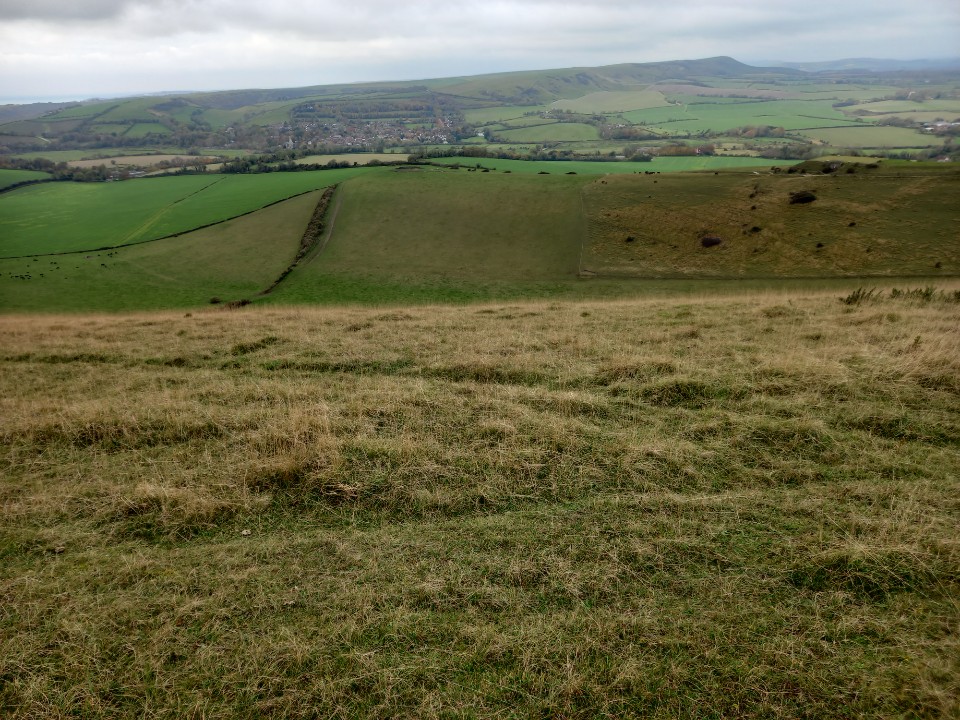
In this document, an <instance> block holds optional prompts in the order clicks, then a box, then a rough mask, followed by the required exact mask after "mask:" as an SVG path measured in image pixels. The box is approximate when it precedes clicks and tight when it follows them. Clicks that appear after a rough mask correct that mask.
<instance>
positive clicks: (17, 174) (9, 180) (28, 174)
mask: <svg viewBox="0 0 960 720" xmlns="http://www.w3.org/2000/svg"><path fill="white" fill-rule="evenodd" d="M48 177H50V175H49V174H48V173H45V172H37V171H34V170H7V169H6V168H0V190H2V189H3V188H5V187H10V186H11V185H16V184H17V183H22V182H27V181H29V180H45V179H46V178H48Z"/></svg>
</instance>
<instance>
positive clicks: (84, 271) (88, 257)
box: [0, 192, 319, 312]
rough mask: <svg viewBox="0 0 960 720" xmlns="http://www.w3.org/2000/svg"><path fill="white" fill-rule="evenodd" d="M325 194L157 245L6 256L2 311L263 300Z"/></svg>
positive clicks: (0, 285) (0, 283)
mask: <svg viewBox="0 0 960 720" xmlns="http://www.w3.org/2000/svg"><path fill="white" fill-rule="evenodd" d="M318 199H319V193H318V192H313V193H307V194H304V195H301V196H298V197H296V198H293V199H291V200H286V201H284V202H281V203H278V204H276V205H272V206H270V207H269V208H265V209H263V210H259V211H257V212H255V213H252V214H250V215H245V216H243V217H241V218H236V219H234V220H228V221H227V222H224V223H221V224H219V225H215V226H213V227H209V228H205V229H203V230H197V231H195V232H192V233H187V234H185V235H180V236H178V237H174V238H166V239H164V240H160V241H158V242H155V243H145V244H141V245H131V246H127V247H122V248H117V249H115V250H110V251H100V252H90V253H89V254H79V253H78V254H72V255H61V256H53V257H41V258H22V259H0V309H3V310H17V311H33V310H45V311H60V312H70V311H76V310H81V309H85V310H124V309H128V310H129V309H151V308H170V307H196V306H200V305H205V304H208V303H209V301H210V299H211V298H214V297H218V298H221V299H223V300H224V301H228V300H232V299H238V298H250V297H255V296H256V294H257V293H258V292H260V291H262V290H264V289H265V288H266V287H268V286H269V285H270V284H271V283H272V282H273V281H274V280H275V279H276V278H277V277H278V276H279V275H280V274H281V273H282V272H283V270H284V269H285V268H286V267H287V266H288V265H289V264H290V262H292V260H293V258H294V256H295V255H296V252H297V249H298V247H299V244H300V238H301V237H302V235H303V231H304V228H305V227H306V225H307V223H308V222H309V220H310V216H311V215H312V213H313V210H314V207H315V206H316V204H317V201H318Z"/></svg>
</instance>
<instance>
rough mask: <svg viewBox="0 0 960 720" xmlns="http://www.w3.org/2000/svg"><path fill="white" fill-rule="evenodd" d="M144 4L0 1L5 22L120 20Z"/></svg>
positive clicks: (127, 0)
mask: <svg viewBox="0 0 960 720" xmlns="http://www.w3.org/2000/svg"><path fill="white" fill-rule="evenodd" d="M144 1H145V0H73V1H72V2H63V1H62V0H32V1H31V2H23V0H0V18H3V19H5V20H42V21H49V22H65V21H72V20H107V19H110V18H116V17H119V16H120V15H121V14H122V13H123V11H124V9H125V8H127V7H128V6H130V5H139V4H143V2H144Z"/></svg>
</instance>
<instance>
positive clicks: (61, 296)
mask: <svg viewBox="0 0 960 720" xmlns="http://www.w3.org/2000/svg"><path fill="white" fill-rule="evenodd" d="M685 159H688V158H677V160H685ZM697 159H698V158H689V160H697ZM448 160H452V159H448ZM488 162H490V164H491V165H492V166H493V167H497V168H498V169H497V171H491V172H487V173H484V172H480V171H478V170H476V169H473V170H472V171H471V170H470V169H469V167H461V168H460V169H459V170H454V169H452V168H451V169H447V170H444V169H440V168H433V167H419V168H415V167H408V166H404V167H403V168H401V169H393V168H382V169H380V170H374V171H365V170H361V169H356V170H351V171H347V172H345V173H344V174H334V173H332V172H329V171H325V172H321V173H312V174H308V173H291V174H279V173H277V174H269V175H259V176H256V175H254V176H184V177H177V178H164V179H160V180H154V181H148V182H147V184H139V185H138V184H137V183H135V182H130V183H111V184H105V185H67V184H59V183H58V184H56V186H60V185H62V186H63V187H62V188H60V190H59V192H60V194H54V195H51V196H49V197H53V198H55V199H56V200H57V203H44V202H42V200H43V198H44V197H47V196H44V195H40V196H37V197H33V196H32V195H26V194H24V192H25V191H23V190H17V191H15V192H13V193H9V194H8V195H7V196H3V197H0V209H5V212H6V219H7V222H8V226H9V227H11V228H14V229H16V230H17V231H18V232H19V233H20V237H21V238H23V237H25V236H26V234H27V231H30V232H32V233H33V237H34V238H36V239H35V240H34V245H31V246H30V247H33V248H34V249H37V247H39V248H41V249H43V250H44V252H46V253H49V252H54V250H53V248H59V249H60V251H61V252H62V251H64V250H66V249H70V248H72V249H73V250H74V251H75V252H74V253H73V254H70V255H62V256H54V255H42V254H41V256H40V257H25V258H23V259H10V258H8V259H5V260H0V290H2V303H0V306H2V307H4V308H6V309H8V310H18V311H22V310H27V309H34V310H40V309H44V308H46V309H48V310H70V309H75V310H82V309H84V308H95V309H102V310H116V309H123V308H129V309H133V308H156V307H163V306H164V299H163V294H164V290H163V287H164V285H163V282H162V279H163V278H167V280H168V281H169V283H170V286H169V297H168V298H167V301H166V302H167V303H168V304H169V305H170V306H183V305H185V304H187V305H189V304H190V303H194V302H199V303H202V302H203V301H204V298H209V297H210V296H212V295H214V294H217V292H216V291H214V290H211V286H212V283H211V281H210V276H209V275H207V274H204V273H199V274H197V273H196V272H194V271H193V270H192V268H193V267H194V266H198V267H200V266H202V267H204V268H205V267H206V265H207V264H208V260H207V258H206V256H204V255H202V253H201V254H200V255H197V256H195V255H194V251H193V250H192V249H191V248H195V249H196V252H197V253H200V251H201V249H202V248H203V247H205V246H206V244H207V240H205V238H206V237H207V235H206V234H204V233H206V232H207V231H203V232H202V233H199V234H197V233H187V234H185V235H182V236H181V237H179V238H176V239H175V240H161V241H158V242H156V243H148V244H146V245H134V246H132V247H130V248H128V251H129V252H131V253H133V254H132V255H127V254H126V252H127V251H124V253H123V254H120V251H109V252H108V251H102V252H99V253H98V252H95V251H94V248H97V247H104V246H108V245H121V244H122V242H121V241H126V242H128V243H129V242H136V241H137V239H146V238H149V237H151V236H152V237H161V236H164V235H167V234H170V233H171V232H179V231H182V229H189V227H196V226H197V225H198V224H204V223H203V222H201V220H204V221H211V222H212V221H213V220H214V219H216V218H217V217H218V216H223V217H232V216H233V215H235V214H238V213H237V211H238V209H240V208H246V209H248V210H249V209H255V208H256V207H259V206H260V204H265V201H266V200H267V198H269V197H271V196H277V195H281V196H283V197H286V196H288V194H293V193H292V191H293V190H303V189H304V188H305V187H310V185H311V182H310V177H309V176H310V175H315V176H317V177H318V178H321V179H322V178H327V179H333V178H337V179H339V180H341V181H344V180H345V182H342V184H341V187H340V190H339V192H338V193H337V195H336V196H335V201H334V203H333V206H332V208H331V210H330V211H329V213H328V217H327V230H328V235H327V237H326V239H325V241H324V247H323V250H322V251H321V252H319V253H317V254H315V255H314V256H311V257H309V258H308V259H307V261H306V262H305V263H304V264H303V265H301V266H300V267H298V268H296V269H295V271H294V272H293V273H292V274H291V275H290V276H289V277H288V278H287V279H286V280H285V281H284V283H283V284H282V285H281V286H280V287H279V288H277V290H276V291H275V292H274V293H273V294H272V295H271V296H270V297H269V298H265V299H264V301H269V302H274V303H285V304H291V303H323V304H339V303H363V304H390V305H394V304H398V303H431V302H476V301H479V300H485V299H486V300H490V299H500V298H502V299H505V300H507V299H516V298H531V297H537V298H549V297H565V298H587V297H621V296H633V295H636V294H638V293H639V294H647V293H650V292H658V293H663V292H681V293H686V292H694V293H697V292H724V293H726V292H729V291H730V288H732V287H736V282H737V281H739V282H744V281H750V282H751V283H752V284H751V285H749V286H750V287H752V288H756V289H762V288H765V287H772V286H776V285H777V284H779V283H787V282H790V281H791V279H795V280H796V281H797V282H799V283H800V284H801V285H804V284H805V285H804V286H807V287H820V286H824V287H826V286H829V283H828V285H822V283H824V282H828V280H829V279H831V278H836V279H840V278H856V277H910V276H913V277H922V278H930V277H938V276H939V277H954V276H957V275H960V255H958V251H957V248H958V247H960V242H958V241H960V237H958V235H957V230H956V228H955V218H956V214H955V210H954V209H953V202H952V199H953V198H954V197H955V196H956V193H957V191H958V185H960V176H958V175H957V173H956V172H955V171H951V170H950V168H949V167H947V166H944V165H943V164H941V163H933V164H930V166H929V168H928V166H927V165H923V164H917V163H889V164H888V163H887V161H884V163H883V164H882V166H881V168H878V169H874V170H868V169H866V168H864V167H863V166H862V165H861V166H860V167H859V169H857V167H856V166H855V165H848V167H850V168H852V169H853V170H854V172H853V173H852V174H848V173H846V172H845V171H844V170H843V168H841V171H840V172H838V173H836V174H834V175H830V176H823V175H819V176H812V175H811V176H805V175H804V174H802V173H795V174H788V173H787V172H786V171H785V170H782V171H781V172H780V173H779V174H772V173H771V172H770V171H769V166H767V167H766V168H764V169H762V170H759V171H752V170H750V169H749V168H744V169H741V170H739V171H735V170H728V171H724V172H719V174H715V173H713V172H708V173H698V174H681V173H675V174H668V173H663V174H653V175H637V174H619V175H618V174H610V175H605V176H600V175H597V174H588V173H587V172H586V171H585V172H583V173H578V174H575V175H567V174H565V172H560V171H554V172H551V173H550V174H549V175H540V174H537V173H535V172H533V171H532V170H531V171H530V172H520V171H517V172H510V173H509V174H508V173H506V172H504V170H505V169H508V168H509V167H510V165H509V162H508V161H488ZM514 162H518V163H519V162H521V161H514ZM657 162H659V161H656V162H654V163H652V164H646V163H645V164H642V165H644V166H645V167H657ZM501 163H507V165H501ZM540 165H546V166H551V167H552V168H557V167H559V168H565V167H568V166H575V165H576V164H573V163H561V162H556V163H540ZM598 165H599V166H601V167H600V169H607V168H611V167H614V168H615V167H617V166H619V165H622V164H621V163H594V164H593V167H591V168H587V169H586V170H590V169H592V170H594V171H595V170H596V167H595V166H598ZM648 172H653V171H648ZM758 173H759V174H758ZM292 181H296V182H297V183H300V184H298V185H290V184H289V183H290V182H292ZM151 182H156V183H158V184H157V185H155V186H153V185H150V184H149V183H151ZM214 182H215V183H217V184H215V185H213V184H210V183H214ZM312 184H313V185H315V186H316V187H320V186H322V185H323V183H322V182H321V183H315V182H314V183H312ZM56 186H52V187H54V189H57V187H56ZM44 187H46V186H44ZM151 187H153V188H156V190H155V191H154V192H152V193H151V195H150V202H147V201H146V198H145V195H144V194H143V192H142V190H143V189H144V188H147V189H149V188H151ZM28 189H29V188H28ZM37 189H43V188H37ZM797 190H805V191H811V192H814V193H815V195H816V197H817V199H816V201H815V202H813V203H811V204H808V205H791V204H790V202H789V197H790V193H791V192H794V191H797ZM77 191H80V192H79V193H78V194H74V193H77ZM64 193H65V194H64ZM102 193H106V194H105V195H104V194H102ZM117 193H120V194H117ZM123 193H129V194H126V195H125V194H123ZM163 193H165V194H163ZM271 194H272V195H271ZM18 195H20V196H21V200H22V198H23V197H28V198H30V199H31V202H32V204H27V205H24V204H20V205H17V204H16V203H15V204H10V205H7V204H5V203H6V201H7V200H9V199H10V198H11V197H12V198H14V199H16V197H17V196H18ZM94 200H95V201H96V202H94ZM97 203H101V204H100V205H97ZM54 205H56V207H57V213H53V212H52V210H49V209H48V211H47V214H46V216H45V217H44V218H43V220H44V223H45V224H44V225H42V226H39V227H38V226H36V225H34V226H31V222H34V223H35V221H36V218H35V217H34V215H32V214H31V213H33V212H35V211H34V210H33V209H34V208H37V207H47V208H52V207H53V206H54ZM14 210H16V212H14ZM95 211H96V212H95ZM17 213H20V215H19V216H17ZM103 217H112V218H113V219H112V220H111V222H112V223H113V226H112V227H113V230H114V234H113V235H112V236H110V235H107V234H105V233H104V232H103V230H102V226H101V222H102V218H103ZM76 218H81V219H85V220H84V222H85V223H86V224H85V225H84V224H81V223H79V222H77V220H76ZM95 218H101V220H95ZM253 218H254V216H249V220H250V222H251V223H255V220H254V219H253ZM247 219H248V218H238V219H237V220H236V221H235V223H234V224H232V225H230V228H231V232H241V229H242V228H245V227H246V225H245V223H246V222H247ZM304 222H305V221H304ZM218 227H219V226H218ZM302 229H303V228H302V227H301V231H302ZM212 230H213V229H211V231H212ZM54 231H56V232H58V233H61V235H60V236H59V237H57V238H56V243H53V242H51V241H50V240H49V234H50V233H51V232H54ZM68 232H69V234H68ZM243 232H247V234H248V235H250V236H257V235H258V234H262V233H265V232H266V233H267V234H269V231H265V230H264V229H263V227H262V226H260V225H256V229H253V230H250V231H249V232H248V231H245V230H244V231H243ZM294 234H295V233H294ZM705 235H712V236H717V237H719V238H720V239H721V244H720V245H719V246H718V247H712V248H704V247H702V246H701V242H700V241H701V239H702V238H703V237H704V236H705ZM44 238H48V239H47V240H46V241H44ZM107 240H109V241H110V242H107ZM38 243H39V245H37V244H38ZM81 248H82V249H84V250H85V252H76V251H77V250H79V249H81ZM137 248H142V249H143V252H144V253H146V254H147V255H148V256H149V257H151V258H153V257H160V256H163V257H167V255H165V253H168V252H169V248H176V252H175V253H174V256H175V258H176V261H174V260H173V259H168V260H164V261H163V263H166V264H165V265H164V267H169V268H175V267H176V263H177V262H179V263H181V265H180V270H179V271H176V270H170V271H169V272H167V271H164V272H162V273H159V274H158V275H157V276H156V278H154V279H153V280H151V284H150V288H151V289H150V292H149V293H146V292H144V293H143V294H142V296H139V295H138V294H137V293H135V292H131V291H130V288H131V287H136V286H137V285H138V283H141V282H143V281H142V277H143V275H142V272H141V270H140V269H138V268H140V265H137V264H136V263H133V260H131V261H130V262H131V263H133V264H131V265H129V267H130V268H131V278H132V279H130V278H127V277H126V276H125V275H124V272H122V271H121V270H119V269H115V268H116V267H117V265H116V264H117V263H118V262H119V261H118V260H117V259H116V258H133V259H136V258H138V257H140V254H138V253H140V250H138V249H137ZM6 249H7V254H8V255H15V254H17V253H15V252H12V251H13V250H14V249H16V246H15V245H14V244H12V242H11V243H9V244H8V245H7V246H6ZM22 254H27V255H38V254H40V253H22ZM106 256H109V257H110V258H111V259H110V260H106V259H105V258H106ZM238 257H239V256H238ZM154 262H156V263H160V264H163V263H161V262H160V261H159V260H155V261H154ZM101 263H103V264H106V265H107V268H108V269H109V268H114V269H112V270H111V272H109V273H105V272H103V271H102V270H101V268H100V267H99V266H100V264H101ZM244 263H249V271H250V274H251V278H252V279H251V280H250V281H249V282H248V283H246V284H242V283H239V281H237V283H238V284H235V285H233V286H231V288H233V290H230V288H227V289H223V290H221V292H222V293H223V294H224V295H225V296H224V297H223V298H222V299H224V300H236V299H240V298H241V297H245V296H247V295H249V293H250V292H251V291H252V289H255V288H259V287H261V286H262V284H263V283H262V279H263V278H262V277H261V268H260V266H259V265H258V264H257V260H256V259H255V258H253V257H252V256H251V255H243V256H242V259H237V260H236V262H234V263H233V265H232V266H231V267H233V270H231V273H233V274H232V277H236V278H239V277H240V276H241V275H242V268H243V266H244ZM121 267H127V265H123V266H121ZM270 267H271V268H272V267H273V266H270ZM61 269H69V270H70V272H69V273H67V272H59V270H61ZM48 270H51V271H53V270H56V271H58V272H47V271H48ZM271 272H272V270H271ZM41 273H42V275H43V276H42V277H41ZM581 273H582V275H583V277H578V274H581ZM268 274H269V273H268ZM194 278H198V279H194ZM639 278H642V279H643V281H642V282H638V280H637V279H639ZM68 280H69V281H68ZM711 283H713V284H711ZM731 283H733V284H732V285H731ZM743 287H747V286H743ZM91 288H92V289H91ZM228 290H230V292H228ZM234 293H236V294H234Z"/></svg>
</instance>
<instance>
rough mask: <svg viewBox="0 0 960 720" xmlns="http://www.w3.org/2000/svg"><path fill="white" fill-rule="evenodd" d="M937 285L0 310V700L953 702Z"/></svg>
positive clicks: (958, 567)
mask: <svg viewBox="0 0 960 720" xmlns="http://www.w3.org/2000/svg"><path fill="white" fill-rule="evenodd" d="M941 287H942V290H943V291H942V292H938V293H934V294H930V293H927V294H924V293H914V294H908V295H905V294H901V295H899V296H897V297H891V295H890V293H889V291H884V292H882V293H873V294H867V293H863V294H861V295H860V296H858V297H856V298H853V299H852V300H851V303H852V304H845V303H843V302H840V301H839V300H838V297H837V294H836V293H833V294H829V295H827V294H822V293H819V294H818V293H810V294H798V293H792V294H787V293H784V294H777V293H766V294H759V295H752V296H743V297H725V298H723V299H722V300H717V299H712V298H708V297H704V298H687V299H672V300H636V301H624V302H593V303H554V304H549V303H517V304H511V305H497V306H494V305H489V306H467V307H409V308H404V309H390V310H383V309H249V308H247V309H242V310H235V311H228V310H209V311H204V312H194V313H192V314H190V313H187V314H186V315H184V314H183V313H156V314H149V315H147V314H144V315H111V316H106V315H105V316H82V317H78V316H64V317H55V316H33V317H26V316H18V317H4V318H0V348H2V351H0V363H2V375H0V383H2V390H3V392H2V394H0V418H2V420H0V435H2V438H3V445H2V447H3V452H2V455H0V468H2V481H0V513H2V514H0V557H2V563H0V568H2V569H0V607H2V613H0V707H2V708H3V711H4V713H5V714H6V715H8V716H11V717H23V718H27V717H30V718H34V717H61V716H68V715H74V716H82V717H118V716H137V717H170V718H173V717H197V718H200V717H204V718H218V717H224V718H226V717H315V716H319V717H371V716H377V717H379V716H406V717H492V716H524V717H526V716H539V717H554V716H556V717H605V716H609V717H613V716H617V717H623V716H649V717H665V718H666V717H677V716H695V717H731V716H747V717H784V718H786V717H891V716H927V717H938V716H939V717H946V716H955V715H957V714H958V713H960V683H958V678H960V661H958V658H960V643H958V641H957V638H958V632H957V631H958V620H960V607H958V601H957V598H958V590H960V536H958V532H957V527H958V520H960V517H958V515H960V501H958V497H960V494H958V489H960V488H958V480H960V453H958V442H960V334H958V333H957V327H958V326H960V304H958V303H957V302H956V296H955V295H954V288H953V287H947V286H941Z"/></svg>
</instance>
